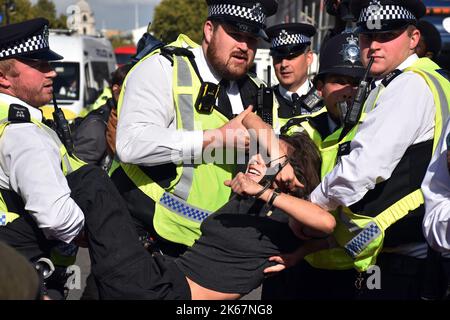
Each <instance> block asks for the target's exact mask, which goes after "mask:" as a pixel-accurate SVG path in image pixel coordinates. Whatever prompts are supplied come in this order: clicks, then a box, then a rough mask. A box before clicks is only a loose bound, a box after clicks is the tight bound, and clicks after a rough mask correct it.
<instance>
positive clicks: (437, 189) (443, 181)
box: [422, 120, 450, 252]
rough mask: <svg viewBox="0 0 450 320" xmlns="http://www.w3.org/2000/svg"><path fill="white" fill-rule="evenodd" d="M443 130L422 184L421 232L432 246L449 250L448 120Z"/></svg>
mask: <svg viewBox="0 0 450 320" xmlns="http://www.w3.org/2000/svg"><path fill="white" fill-rule="evenodd" d="M444 130H445V131H443V134H442V136H441V140H440V142H439V146H438V148H437V149H436V151H435V153H434V156H433V159H432V160H431V163H430V166H429V167H428V171H427V173H426V175H425V178H424V180H423V184H422V191H423V195H424V197H425V218H424V221H423V232H424V234H425V237H426V239H427V241H428V243H429V244H430V246H431V247H432V248H434V249H436V250H438V251H448V252H450V175H449V169H448V165H447V143H446V137H447V135H448V134H449V133H450V120H449V121H447V125H446V128H444Z"/></svg>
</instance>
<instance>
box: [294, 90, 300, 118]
mask: <svg viewBox="0 0 450 320" xmlns="http://www.w3.org/2000/svg"><path fill="white" fill-rule="evenodd" d="M292 106H293V108H294V110H293V114H295V113H296V112H298V113H299V114H301V111H302V110H301V101H300V96H299V95H298V93H293V94H292Z"/></svg>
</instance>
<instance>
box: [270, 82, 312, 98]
mask: <svg viewBox="0 0 450 320" xmlns="http://www.w3.org/2000/svg"><path fill="white" fill-rule="evenodd" d="M311 87H312V84H311V81H309V80H306V81H305V83H303V84H302V85H301V86H300V88H298V90H297V92H296V93H297V94H298V96H299V97H301V96H304V95H305V94H307V93H308V92H309V90H310V89H311ZM278 88H279V89H278V90H279V91H280V94H281V96H282V97H283V98H285V99H286V100H289V101H292V95H293V94H294V92H290V91H288V90H286V88H284V87H283V86H282V85H279V86H278Z"/></svg>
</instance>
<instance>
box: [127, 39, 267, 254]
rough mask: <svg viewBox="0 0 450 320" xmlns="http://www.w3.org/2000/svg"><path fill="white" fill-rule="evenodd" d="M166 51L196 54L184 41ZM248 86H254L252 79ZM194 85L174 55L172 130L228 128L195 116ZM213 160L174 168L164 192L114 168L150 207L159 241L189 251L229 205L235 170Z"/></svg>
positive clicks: (213, 118)
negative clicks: (181, 49) (174, 123)
mask: <svg viewBox="0 0 450 320" xmlns="http://www.w3.org/2000/svg"><path fill="white" fill-rule="evenodd" d="M169 46H173V47H184V48H196V47H198V46H199V45H198V44H196V43H194V42H193V41H192V40H190V39H189V38H188V37H187V36H185V35H180V36H179V37H178V39H177V40H176V41H175V42H173V43H171V44H169ZM159 52H160V50H157V51H155V52H152V53H151V54H149V55H148V56H146V57H145V58H143V59H142V60H141V61H140V62H139V63H141V62H142V61H144V60H145V59H148V58H149V57H151V56H153V55H154V54H159ZM139 63H138V64H137V65H139ZM135 67H136V66H135ZM252 80H253V81H254V82H255V83H256V84H257V85H258V86H259V82H257V80H256V79H252ZM200 85H201V83H200V80H199V79H198V76H197V74H196V73H195V71H194V68H193V67H192V65H191V63H190V62H189V59H188V58H187V57H184V56H176V55H174V56H173V97H174V104H175V109H176V119H177V129H178V130H188V131H193V130H208V129H216V128H219V127H221V126H223V125H224V124H226V123H227V122H228V119H227V118H226V117H225V116H224V115H222V114H221V113H219V112H218V111H216V110H213V112H212V113H211V114H201V113H198V112H197V110H196V109H195V108H194V105H195V101H196V99H197V94H198V92H199V90H200ZM125 91H126V81H125V83H124V89H123V90H122V94H121V97H120V98H119V108H118V110H119V112H118V113H119V117H120V108H121V105H122V99H123V93H124V92H125ZM218 156H219V152H216V154H215V161H216V163H205V162H202V163H198V164H197V163H196V164H193V165H190V164H188V165H183V164H179V165H177V176H176V178H175V179H174V180H173V181H171V183H170V185H169V187H167V188H163V187H161V186H160V185H158V184H157V183H156V182H154V181H153V180H152V179H151V178H150V177H149V176H148V175H146V174H145V173H144V172H143V171H142V170H141V169H140V168H139V167H138V166H136V165H131V164H124V163H121V164H120V166H121V167H122V168H123V170H124V172H125V173H126V175H127V176H128V177H129V178H130V180H131V181H132V182H133V183H134V184H135V185H136V186H137V187H138V188H139V189H140V190H141V191H142V192H143V193H144V194H145V195H147V196H148V197H149V198H151V199H152V200H153V201H154V202H155V213H154V217H153V225H154V227H155V230H156V232H157V233H158V235H159V236H161V237H162V238H164V239H167V240H170V241H172V242H176V243H181V244H184V245H187V246H191V245H193V244H194V241H195V240H196V239H198V238H199V237H200V234H201V232H200V224H201V223H202V221H203V220H204V219H206V218H207V217H208V216H209V215H210V214H211V213H213V212H214V211H216V210H218V209H219V208H220V207H222V206H223V205H224V204H225V203H226V202H227V201H228V200H229V197H230V194H231V189H230V188H228V187H226V186H224V184H223V182H224V181H225V180H228V179H231V178H232V174H233V171H234V168H235V166H234V165H232V164H217V159H218ZM222 159H223V160H224V161H223V163H226V162H225V159H226V154H225V152H223V155H220V160H222ZM220 160H219V161H220Z"/></svg>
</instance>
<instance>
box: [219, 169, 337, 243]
mask: <svg viewBox="0 0 450 320" xmlns="http://www.w3.org/2000/svg"><path fill="white" fill-rule="evenodd" d="M225 185H227V186H229V187H231V188H232V189H233V191H234V192H235V193H237V194H240V195H247V196H254V195H256V194H258V193H259V192H260V191H261V185H259V184H258V183H256V182H255V181H253V180H252V179H250V178H249V177H247V176H246V175H245V174H243V173H242V172H240V173H238V174H237V175H236V177H235V178H234V179H233V180H231V181H230V180H228V181H225ZM274 192H275V190H273V189H268V190H266V191H265V192H263V194H261V195H260V196H259V199H261V200H263V201H265V202H269V201H270V200H272V204H273V205H274V206H275V207H277V208H279V209H280V210H283V211H284V212H285V213H286V214H288V215H289V216H290V217H292V218H293V219H295V220H297V221H298V222H300V223H301V224H303V225H305V226H307V227H311V228H313V229H315V230H318V231H322V232H325V233H327V234H330V233H332V232H333V230H334V227H335V226H336V220H335V219H334V217H333V216H332V215H331V214H330V213H329V212H328V211H325V210H324V209H322V208H321V207H319V206H318V205H316V204H314V203H311V202H309V201H306V200H303V199H300V198H297V197H294V196H291V195H288V194H285V193H280V194H279V195H278V196H275V198H274V199H272V197H273V196H274Z"/></svg>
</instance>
